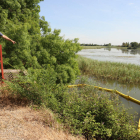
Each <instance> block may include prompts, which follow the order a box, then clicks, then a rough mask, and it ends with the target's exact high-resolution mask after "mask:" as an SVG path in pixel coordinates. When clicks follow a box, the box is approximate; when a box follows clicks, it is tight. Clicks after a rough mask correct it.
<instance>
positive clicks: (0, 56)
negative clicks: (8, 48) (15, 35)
mask: <svg viewBox="0 0 140 140" xmlns="http://www.w3.org/2000/svg"><path fill="white" fill-rule="evenodd" d="M0 63H1V76H2V79H4V72H3V60H2V46H1V45H0Z"/></svg>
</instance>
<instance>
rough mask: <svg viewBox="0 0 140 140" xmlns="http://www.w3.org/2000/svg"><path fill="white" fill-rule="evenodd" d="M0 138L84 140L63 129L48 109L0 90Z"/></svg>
mask: <svg viewBox="0 0 140 140" xmlns="http://www.w3.org/2000/svg"><path fill="white" fill-rule="evenodd" d="M1 92H2V93H1V96H0V140H84V138H82V137H80V136H77V137H74V136H72V135H71V134H69V133H68V131H65V132H64V130H63V126H62V125H60V124H59V123H58V122H57V121H56V120H55V116H54V114H53V113H52V112H51V111H50V110H48V109H37V107H36V106H32V107H31V106H30V105H31V104H30V103H29V101H28V100H27V99H20V98H18V97H16V96H14V97H13V96H11V95H9V94H8V92H7V91H4V90H1Z"/></svg>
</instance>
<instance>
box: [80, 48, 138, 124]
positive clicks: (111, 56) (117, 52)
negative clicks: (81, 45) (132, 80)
mask: <svg viewBox="0 0 140 140" xmlns="http://www.w3.org/2000/svg"><path fill="white" fill-rule="evenodd" d="M78 54H79V55H82V56H84V57H86V58H91V59H95V60H99V61H111V62H121V63H131V64H136V65H140V50H123V49H116V48H102V49H83V50H82V51H80V52H78ZM91 78H92V79H94V81H96V82H97V84H99V85H100V86H102V87H105V88H109V89H116V90H118V91H120V92H122V93H124V94H126V95H129V96H131V97H133V98H135V99H138V100H140V85H137V86H136V85H135V86H134V85H130V84H129V85H128V84H127V85H125V84H121V83H118V82H117V81H113V80H105V79H96V78H95V77H91ZM120 100H121V101H122V104H124V106H125V107H126V108H132V109H131V110H129V113H130V114H134V113H135V112H137V113H138V118H136V119H135V120H136V121H138V119H139V118H140V105H137V104H136V103H133V102H131V101H128V100H126V99H124V98H122V97H120Z"/></svg>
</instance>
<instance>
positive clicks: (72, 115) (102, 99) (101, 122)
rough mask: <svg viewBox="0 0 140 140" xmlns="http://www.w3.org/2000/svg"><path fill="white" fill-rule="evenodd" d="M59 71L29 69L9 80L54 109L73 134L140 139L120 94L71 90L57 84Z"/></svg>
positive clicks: (19, 92)
mask: <svg viewBox="0 0 140 140" xmlns="http://www.w3.org/2000/svg"><path fill="white" fill-rule="evenodd" d="M55 74H56V73H55V71H53V69H52V68H51V67H50V68H48V69H47V71H46V70H42V69H38V70H36V71H34V70H33V69H29V70H28V75H27V76H20V78H19V79H16V80H14V81H13V83H9V84H10V86H9V89H10V90H11V91H12V93H13V94H17V95H19V96H21V97H26V98H28V99H29V100H30V101H32V102H33V103H34V104H38V105H44V106H46V107H48V108H50V109H51V110H53V111H54V112H55V113H57V114H59V115H58V116H59V120H61V122H63V123H64V124H65V126H66V127H67V128H69V129H70V130H71V132H72V133H73V134H83V135H84V136H85V138H86V139H88V140H90V139H93V138H96V139H101V138H102V139H104V140H115V139H116V140H117V139H120V140H124V139H128V140H129V139H134V140H137V139H139V138H140V135H139V133H138V132H137V124H136V123H135V122H134V120H133V117H132V116H131V115H128V114H127V110H125V109H124V107H123V106H122V105H120V101H119V98H118V96H117V95H116V94H111V93H105V92H104V91H102V92H101V91H99V90H97V89H94V87H92V86H87V87H82V88H75V89H73V88H72V89H68V88H67V87H65V86H64V85H56V84H55V80H56V79H55V78H56V77H55Z"/></svg>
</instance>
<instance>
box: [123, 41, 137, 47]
mask: <svg viewBox="0 0 140 140" xmlns="http://www.w3.org/2000/svg"><path fill="white" fill-rule="evenodd" d="M122 47H128V49H137V48H140V43H138V42H131V43H129V42H126V43H125V42H123V43H122Z"/></svg>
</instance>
